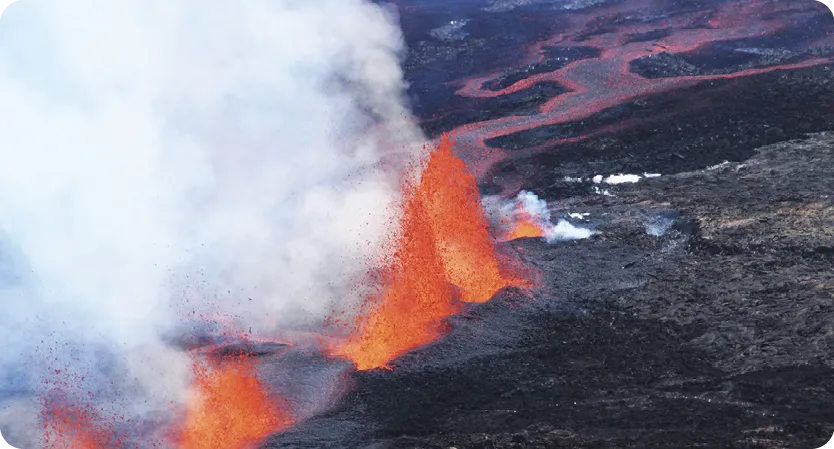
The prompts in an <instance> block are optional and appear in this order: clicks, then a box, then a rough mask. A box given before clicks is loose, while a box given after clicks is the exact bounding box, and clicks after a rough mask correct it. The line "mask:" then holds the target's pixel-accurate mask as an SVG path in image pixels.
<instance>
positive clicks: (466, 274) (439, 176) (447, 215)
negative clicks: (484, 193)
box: [419, 135, 517, 302]
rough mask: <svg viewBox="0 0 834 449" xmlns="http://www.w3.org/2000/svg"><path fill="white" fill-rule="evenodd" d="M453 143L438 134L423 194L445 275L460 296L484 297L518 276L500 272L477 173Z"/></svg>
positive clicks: (472, 299)
mask: <svg viewBox="0 0 834 449" xmlns="http://www.w3.org/2000/svg"><path fill="white" fill-rule="evenodd" d="M452 147H453V142H452V140H451V139H450V138H449V137H448V136H446V135H444V136H442V137H441V138H440V144H439V145H438V147H437V149H436V150H435V151H434V152H433V153H432V155H431V159H430V160H429V163H428V166H427V167H426V169H425V171H424V172H423V175H422V179H421V182H420V191H419V194H420V196H421V197H422V199H423V201H424V202H425V203H426V205H427V208H428V211H429V218H430V220H431V226H432V230H433V231H434V237H435V244H436V245H437V248H438V252H439V253H440V257H441V258H442V259H443V266H444V270H445V273H446V279H448V281H449V282H450V283H452V284H454V285H456V286H457V287H458V288H459V289H460V293H461V298H460V299H461V300H463V301H466V302H485V301H489V299H490V298H492V297H493V296H494V295H495V293H496V292H498V290H500V289H501V288H503V287H506V286H508V285H514V284H516V283H517V282H514V281H512V280H509V279H507V278H506V277H505V276H504V275H503V274H502V273H501V269H500V268H499V265H498V255H497V254H496V252H495V245H494V242H493V241H492V237H491V236H490V235H489V230H488V227H489V223H488V222H487V219H486V216H485V214H484V210H483V208H482V207H481V197H480V194H479V192H478V186H477V184H476V182H475V178H474V177H473V176H472V175H471V174H470V173H469V170H468V169H467V167H466V164H465V163H464V162H463V161H462V160H460V158H458V157H457V156H455V154H454V153H453V151H452Z"/></svg>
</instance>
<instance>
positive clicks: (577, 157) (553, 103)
mask: <svg viewBox="0 0 834 449" xmlns="http://www.w3.org/2000/svg"><path fill="white" fill-rule="evenodd" d="M396 4H397V7H398V8H399V10H400V14H401V21H402V24H403V28H404V31H405V37H406V40H407V42H408V44H409V48H410V52H409V54H408V55H407V59H406V62H405V67H406V73H407V76H408V79H409V81H410V83H411V89H410V95H411V102H412V106H413V108H414V110H415V112H416V113H417V114H418V115H419V116H420V117H421V120H422V125H423V128H424V130H425V131H426V132H427V133H428V134H429V135H432V136H437V135H439V134H440V133H441V132H448V131H453V132H454V134H455V136H456V137H457V138H458V142H459V144H460V145H459V146H458V149H459V150H460V156H461V157H462V158H463V159H464V160H465V161H466V162H468V163H469V165H470V167H471V168H472V170H473V171H474V173H475V174H476V175H477V176H478V182H479V186H480V190H481V194H482V195H504V196H512V195H515V194H516V193H517V192H518V191H519V190H521V189H525V190H528V191H531V192H534V193H536V194H538V195H539V196H540V197H541V198H543V199H545V200H547V201H548V203H549V204H550V205H551V208H552V213H553V215H554V221H555V219H557V218H558V219H567V220H569V221H571V222H573V223H574V224H575V225H577V226H583V227H587V228H591V229H594V230H595V231H596V233H595V234H594V235H592V236H591V237H590V238H587V239H581V240H575V241H569V242H556V243H546V242H545V241H544V240H543V239H540V238H522V239H517V240H513V241H510V242H505V243H503V244H502V246H503V248H501V249H502V250H503V251H508V252H512V253H515V254H517V255H518V256H519V257H520V258H522V259H523V260H524V261H525V262H526V263H527V264H529V265H530V266H533V267H535V268H537V269H538V270H539V271H540V272H541V274H542V280H543V285H541V286H539V287H538V288H536V289H534V290H533V293H532V297H530V294H528V293H527V292H526V291H525V290H523V289H519V288H516V287H507V288H504V289H503V290H501V291H500V292H499V293H498V294H497V295H496V296H495V297H494V298H493V299H492V300H491V301H488V302H485V303H471V304H467V305H466V306H465V307H463V308H462V311H461V312H460V313H457V314H455V315H453V316H451V317H450V318H449V319H447V323H448V325H449V326H448V328H449V329H450V332H449V334H448V335H446V336H445V337H444V338H441V339H440V340H438V341H436V342H435V343H433V344H431V345H428V346H423V347H421V348H419V349H416V350H414V351H411V352H409V353H407V354H405V355H402V356H401V357H399V358H397V359H396V360H394V361H393V362H392V363H391V364H390V369H372V370H365V371H350V370H348V371H344V370H343V368H338V369H337V368H336V367H334V365H333V363H334V362H333V361H332V360H326V359H323V358H321V357H320V356H317V355H315V354H307V355H305V354H300V353H294V352H292V351H287V352H280V351H279V352H276V353H273V354H264V355H262V356H261V357H260V358H259V361H260V363H261V367H262V370H263V371H264V372H266V373H267V378H268V379H273V380H274V381H276V382H277V380H275V379H281V378H283V377H286V376H283V375H282V374H281V373H283V374H286V373H291V372H295V373H297V372H299V371H305V372H309V373H319V374H315V375H314V374H310V376H308V382H307V383H306V384H300V385H299V384H296V385H295V386H293V388H296V389H302V390H303V389H307V390H309V391H307V392H306V393H305V394H308V395H309V394H312V393H311V392H315V393H317V394H319V396H321V397H326V398H330V399H327V400H318V401H314V402H316V403H318V404H321V403H327V404H328V406H327V407H319V408H316V409H315V410H312V409H311V410H309V411H308V413H307V415H308V417H307V419H302V420H299V422H298V423H297V424H296V425H294V426H293V427H291V428H289V429H288V430H287V431H285V432H283V433H280V434H276V435H273V436H272V437H270V438H268V439H267V440H266V442H265V443H264V444H263V447H266V448H285V447H286V448H289V447H298V448H314V447H367V448H387V447H420V448H451V447H457V448H506V447H612V448H614V447H616V448H623V447H750V448H753V447H761V448H780V447H786V448H787V447H807V448H813V447H819V446H822V445H823V444H824V443H825V442H826V441H827V440H828V439H829V438H830V436H831V433H832V431H834V408H832V404H834V270H832V268H834V266H832V265H834V231H832V230H834V197H832V189H833V188H834V170H832V167H834V134H831V133H826V132H824V131H826V130H830V129H834V70H832V68H834V64H832V62H831V61H832V59H831V58H832V57H834V45H832V44H834V40H833V39H834V37H832V31H834V18H832V16H831V13H830V12H829V11H828V10H827V9H826V8H825V7H824V6H823V5H821V4H820V3H817V2H815V1H811V0H799V1H791V2H782V1H766V0H765V1H762V0H754V1H744V2H740V1H691V2H675V1H664V0H652V1H645V0H640V1H633V0H623V1H611V2H608V1H604V0H573V1H568V0H559V1H546V0H491V1H487V0H480V1H475V0H460V1H452V2H440V1H436V0H400V1H397V2H396ZM618 173H631V174H643V173H657V174H660V175H661V176H659V177H651V178H646V179H642V180H640V181H639V182H637V183H627V184H616V185H605V184H597V183H594V182H593V181H592V180H591V179H592V178H593V177H594V176H597V175H605V176H607V175H611V174H618ZM571 214H573V215H571ZM576 214H582V215H576ZM578 217H581V218H578ZM316 367H319V368H316ZM322 367H323V368H322ZM327 367H332V371H333V373H335V374H333V375H332V376H333V377H336V378H338V379H339V382H338V386H337V387H332V388H331V390H328V391H318V389H317V387H316V385H319V384H320V383H319V382H318V381H317V380H316V379H314V377H315V376H316V375H318V376H325V377H327V375H325V374H321V373H325V372H326V371H327V369H331V368H327ZM317 369H318V370H317ZM338 373H344V374H338ZM296 377H300V376H296ZM301 377H303V376H301ZM321 384H328V385H333V382H332V381H331V380H328V381H327V382H322V383H321ZM335 390H339V391H335ZM344 392H347V394H343V393H344ZM301 396H303V395H302V394H299V397H301Z"/></svg>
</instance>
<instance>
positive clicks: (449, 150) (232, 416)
mask: <svg viewBox="0 0 834 449" xmlns="http://www.w3.org/2000/svg"><path fill="white" fill-rule="evenodd" d="M453 145H454V144H453V141H452V139H451V138H450V137H448V136H444V137H443V138H441V139H440V143H439V145H438V146H437V147H436V148H435V149H434V150H433V151H431V152H430V157H429V160H428V163H427V165H426V167H425V168H424V169H423V171H422V173H421V176H420V178H419V181H418V182H415V183H413V184H408V185H406V186H404V191H403V193H404V195H403V197H404V201H403V204H402V208H403V210H402V219H401V222H400V225H399V228H400V229H399V233H398V234H397V238H396V239H395V241H396V243H395V245H396V250H395V252H394V256H393V258H392V260H391V261H390V263H389V264H388V266H387V267H386V270H385V273H384V276H383V277H382V284H383V285H382V286H381V287H382V288H381V294H380V295H379V296H378V297H375V298H369V301H368V303H367V304H366V306H365V308H364V309H363V310H362V313H361V314H360V317H359V318H358V319H357V320H356V322H355V323H351V325H350V326H351V328H350V335H349V337H348V338H347V339H346V340H343V341H341V342H339V343H330V344H329V347H328V348H327V349H328V350H329V352H331V353H332V354H333V355H336V356H339V357H344V358H347V359H349V360H351V361H353V362H354V364H355V365H356V368H357V369H358V370H366V369H373V368H380V367H385V366H386V364H387V363H388V362H390V361H392V360H393V359H395V358H397V357H398V356H400V355H402V354H404V353H406V352H408V351H409V350H411V349H414V348H417V347H419V346H422V345H426V344H429V343H432V342H433V341H435V340H436V339H438V338H440V337H442V336H443V334H444V329H443V326H442V323H443V321H442V320H443V319H444V318H446V317H448V316H450V315H452V314H454V313H456V312H458V311H459V310H460V307H461V306H460V304H461V303H462V302H470V303H481V302H485V301H488V300H489V299H491V298H492V297H493V296H494V295H495V294H496V293H497V292H498V291H499V290H501V289H502V288H504V287H508V286H516V287H523V288H529V287H532V286H533V282H532V280H531V279H532V278H533V274H534V273H533V272H532V271H531V270H528V269H526V268H524V267H523V266H521V265H519V264H518V263H517V262H516V261H514V260H512V259H511V258H509V257H508V256H504V255H501V253H499V252H498V251H497V249H496V246H495V241H494V239H493V236H492V235H491V234H490V231H489V226H488V221H487V219H486V217H485V214H484V211H483V209H482V206H481V202H480V195H479V192H478V188H477V186H476V183H475V178H474V177H473V176H472V175H471V174H470V172H469V171H468V169H467V167H466V165H465V164H464V163H463V162H462V161H461V160H460V159H459V158H458V157H457V156H455V154H454V152H453ZM217 324H219V325H220V327H221V328H222V329H224V330H225V334H226V335H225V336H226V337H228V338H226V340H228V341H232V342H233V341H241V340H244V341H251V340H250V339H248V338H241V334H242V333H241V332H238V331H236V330H235V328H236V325H235V324H234V323H232V322H231V321H226V320H220V322H218V323H217ZM217 349H220V347H219V346H217V345H210V346H207V347H202V348H199V349H195V350H193V351H191V352H190V353H191V355H192V357H193V360H194V365H193V370H192V387H191V390H190V391H189V392H188V393H189V395H188V401H187V403H186V406H185V409H184V410H181V411H180V412H179V415H180V418H179V419H177V420H175V422H174V423H171V424H170V425H169V428H168V429H167V434H168V435H169V436H168V438H167V440H166V441H164V442H161V444H163V445H164V446H165V447H175V448H178V449H209V448H217V447H223V448H229V449H246V448H251V447H254V446H255V445H257V443H258V442H259V441H261V440H262V439H263V438H265V437H267V436H268V435H270V434H273V433H276V432H280V431H281V430H284V429H285V428H287V427H288V426H290V425H292V424H293V422H294V417H293V411H292V409H291V405H290V404H289V403H288V402H287V401H285V400H284V399H283V398H281V397H280V396H279V395H276V394H274V393H273V392H270V390H269V388H268V387H267V386H266V385H264V384H263V383H262V381H261V380H260V379H259V377H258V373H257V365H256V363H255V360H254V359H253V358H252V357H251V356H250V355H248V354H246V353H245V352H244V350H242V349H241V350H240V352H239V353H232V354H231V355H229V354H226V355H219V354H217V353H216V352H215V350H217ZM60 374H61V372H60V371H56V375H60ZM82 380H83V379H82ZM64 383H65V384H66V385H71V384H72V382H64ZM69 389H70V390H71V389H72V388H69ZM56 390H57V391H58V394H59V395H60V391H61V388H60V385H59V388H56ZM53 394H54V393H53ZM89 399H90V401H87V402H85V401H81V400H78V398H70V399H67V398H66V396H65V395H62V396H61V398H60V399H58V400H56V399H50V400H44V401H43V422H44V427H45V435H46V441H45V447H46V448H48V449H106V448H120V447H132V446H126V445H125V443H124V442H125V441H127V440H128V439H129V438H128V437H120V435H119V433H118V432H117V431H116V430H115V429H116V428H117V427H119V428H129V425H125V419H124V417H122V416H111V417H109V418H110V419H105V418H103V416H102V414H99V413H95V412H94V411H93V410H95V408H94V407H92V406H89V404H88V403H89V402H91V401H92V399H93V398H89Z"/></svg>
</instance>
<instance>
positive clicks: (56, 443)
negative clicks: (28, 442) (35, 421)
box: [43, 404, 122, 449]
mask: <svg viewBox="0 0 834 449" xmlns="http://www.w3.org/2000/svg"><path fill="white" fill-rule="evenodd" d="M43 417H44V449H114V448H120V447H122V442H121V441H119V440H118V439H117V438H116V436H115V435H114V433H113V432H112V431H111V429H109V428H107V427H104V426H102V425H101V423H100V422H99V420H98V419H97V417H96V416H95V415H94V414H93V413H92V412H88V411H85V410H82V409H81V408H78V407H74V406H68V405H57V404H44V411H43Z"/></svg>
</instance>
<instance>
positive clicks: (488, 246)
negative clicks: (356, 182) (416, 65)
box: [334, 136, 527, 370]
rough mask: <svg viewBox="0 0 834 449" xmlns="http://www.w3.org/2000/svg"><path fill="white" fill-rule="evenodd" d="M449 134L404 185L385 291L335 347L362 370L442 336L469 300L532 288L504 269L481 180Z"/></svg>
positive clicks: (376, 366) (382, 363)
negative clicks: (414, 177) (413, 178)
mask: <svg viewBox="0 0 834 449" xmlns="http://www.w3.org/2000/svg"><path fill="white" fill-rule="evenodd" d="M452 147H453V142H452V139H451V138H450V137H448V136H443V137H442V138H441V139H440V142H439V144H438V146H437V148H436V149H435V150H434V151H433V152H432V153H431V155H430V158H429V161H428V164H427V166H426V167H425V169H424V170H423V172H422V176H421V177H420V181H419V182H417V183H416V185H407V186H406V188H405V190H404V198H405V202H404V207H403V216H402V221H401V223H400V233H399V235H398V239H397V242H396V245H397V250H396V252H395V253H394V255H393V258H392V259H393V260H392V261H391V263H390V264H389V266H388V268H387V270H386V272H385V276H384V277H383V279H384V286H383V290H382V293H381V294H380V296H379V297H377V298H375V299H373V300H372V301H371V302H370V304H369V306H368V309H367V310H366V311H365V312H366V313H364V314H363V315H361V316H360V317H359V318H358V319H357V322H356V323H355V333H354V334H353V335H352V337H351V338H350V339H348V341H347V342H346V343H344V344H342V345H340V346H338V347H336V348H335V349H334V352H335V353H336V354H338V355H341V356H344V357H347V358H348V359H350V360H352V361H353V362H354V363H355V364H356V367H357V369H360V370H366V369H372V368H379V367H384V366H385V364H386V363H388V362H389V361H391V360H393V359H394V358H396V357H398V356H400V355H402V354H404V353H405V352H407V351H409V350H411V349H413V348H415V347H418V346H421V345H424V344H428V343H431V342H432V341H434V340H436V339H437V338H440V337H441V336H442V334H443V333H444V331H445V329H444V328H443V325H442V320H443V318H446V317H448V316H450V315H452V314H453V313H456V312H457V311H459V305H458V304H457V303H455V302H454V297H455V291H454V289H453V287H452V286H455V287H457V289H458V294H459V298H460V299H461V300H462V301H465V302H485V301H487V300H489V299H490V298H491V297H492V296H493V295H495V293H497V292H498V290H500V289H501V288H503V287H507V286H511V285H516V286H527V283H526V282H525V281H524V280H523V279H522V278H521V277H519V276H508V275H507V273H504V272H503V271H506V268H505V269H504V270H502V264H501V263H500V262H501V261H500V258H499V255H498V253H497V251H496V248H495V244H494V242H493V240H492V238H491V236H490V234H489V231H488V222H487V220H486V217H485V214H484V211H483V209H482V207H481V204H480V196H479V194H478V189H477V185H476V183H475V178H474V177H473V176H472V175H471V174H470V173H469V172H468V170H467V168H466V165H465V164H464V162H463V161H461V160H460V159H459V158H458V157H457V156H455V154H454V153H453V151H452Z"/></svg>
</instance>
